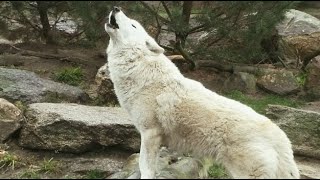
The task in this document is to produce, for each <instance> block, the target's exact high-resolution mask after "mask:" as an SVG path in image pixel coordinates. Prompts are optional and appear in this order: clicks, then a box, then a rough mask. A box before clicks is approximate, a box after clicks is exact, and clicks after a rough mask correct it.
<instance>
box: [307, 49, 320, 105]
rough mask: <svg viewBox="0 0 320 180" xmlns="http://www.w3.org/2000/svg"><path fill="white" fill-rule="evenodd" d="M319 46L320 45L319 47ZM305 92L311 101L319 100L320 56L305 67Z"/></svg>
mask: <svg viewBox="0 0 320 180" xmlns="http://www.w3.org/2000/svg"><path fill="white" fill-rule="evenodd" d="M319 46H320V45H319ZM306 69H307V79H306V84H305V88H306V92H307V95H308V96H309V98H311V99H320V56H317V57H315V58H314V59H313V60H312V61H311V62H310V63H309V64H308V66H307V68H306Z"/></svg>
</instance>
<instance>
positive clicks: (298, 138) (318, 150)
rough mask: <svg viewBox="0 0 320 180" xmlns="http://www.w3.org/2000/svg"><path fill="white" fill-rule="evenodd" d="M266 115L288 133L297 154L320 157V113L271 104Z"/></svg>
mask: <svg viewBox="0 0 320 180" xmlns="http://www.w3.org/2000/svg"><path fill="white" fill-rule="evenodd" d="M266 115H267V116H268V117H269V118H270V119H271V120H272V121H273V122H275V123H276V124H277V125H279V127H280V128H281V129H282V130H283V131H284V132H285V133H286V134H287V136H288V138H289V139H290V140H291V143H292V145H293V150H294V152H295V154H297V155H302V156H308V157H314V158H320V113H318V112H315V111H308V110H302V109H296V108H291V107H286V106H281V105H269V106H268V108H267V109H266Z"/></svg>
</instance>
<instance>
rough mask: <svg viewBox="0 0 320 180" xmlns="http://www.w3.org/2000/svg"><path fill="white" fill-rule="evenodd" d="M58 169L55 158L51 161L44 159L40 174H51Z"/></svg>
mask: <svg viewBox="0 0 320 180" xmlns="http://www.w3.org/2000/svg"><path fill="white" fill-rule="evenodd" d="M57 168H58V163H57V161H54V160H53V158H50V159H49V160H47V159H44V160H43V162H42V163H41V164H40V169H39V171H38V172H44V173H51V172H56V171H57Z"/></svg>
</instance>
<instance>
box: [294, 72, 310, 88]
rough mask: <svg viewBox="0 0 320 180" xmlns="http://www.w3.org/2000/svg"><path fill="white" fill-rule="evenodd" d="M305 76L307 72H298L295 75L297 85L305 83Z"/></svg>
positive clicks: (302, 85)
mask: <svg viewBox="0 0 320 180" xmlns="http://www.w3.org/2000/svg"><path fill="white" fill-rule="evenodd" d="M307 76H308V74H307V72H300V73H299V74H298V75H297V76H296V80H297V82H298V84H299V86H301V87H304V85H305V84H306V80H307Z"/></svg>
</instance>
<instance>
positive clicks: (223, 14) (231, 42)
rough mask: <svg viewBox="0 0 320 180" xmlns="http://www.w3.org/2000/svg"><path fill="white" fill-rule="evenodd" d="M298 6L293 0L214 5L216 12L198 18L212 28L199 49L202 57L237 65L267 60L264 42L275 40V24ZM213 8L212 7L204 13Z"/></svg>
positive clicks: (208, 28)
mask: <svg viewBox="0 0 320 180" xmlns="http://www.w3.org/2000/svg"><path fill="white" fill-rule="evenodd" d="M295 4H296V3H295V2H290V1H277V2H271V1H270V2H269V1H232V2H224V1H220V2H216V3H215V4H214V5H213V6H214V7H215V8H216V10H215V11H213V12H212V13H211V14H204V15H201V16H198V17H197V19H198V21H200V22H201V23H203V24H207V25H208V26H207V28H206V31H207V32H211V33H209V35H208V36H207V37H206V38H205V39H204V40H203V41H202V42H201V43H200V46H198V47H197V51H199V55H202V54H203V53H205V54H208V55H209V56H208V58H210V57H211V58H213V59H219V60H228V61H233V62H257V61H260V60H261V59H267V58H268V54H267V53H266V52H265V51H264V49H263V48H262V46H261V43H262V41H263V40H264V39H270V38H271V36H272V35H273V33H274V31H273V30H274V27H275V25H276V24H277V23H278V22H280V21H281V20H282V19H283V18H284V13H285V12H286V11H287V10H288V9H290V8H292V7H294V6H295ZM212 9H213V7H208V9H204V11H206V12H210V11H211V10H212ZM215 41H217V42H216V43H213V42H215ZM219 43H220V44H219Z"/></svg>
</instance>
